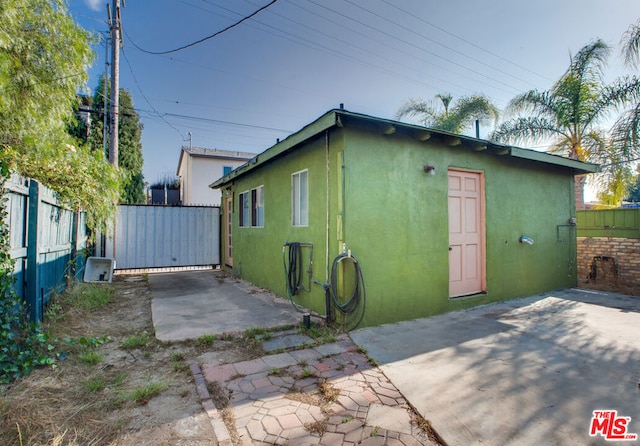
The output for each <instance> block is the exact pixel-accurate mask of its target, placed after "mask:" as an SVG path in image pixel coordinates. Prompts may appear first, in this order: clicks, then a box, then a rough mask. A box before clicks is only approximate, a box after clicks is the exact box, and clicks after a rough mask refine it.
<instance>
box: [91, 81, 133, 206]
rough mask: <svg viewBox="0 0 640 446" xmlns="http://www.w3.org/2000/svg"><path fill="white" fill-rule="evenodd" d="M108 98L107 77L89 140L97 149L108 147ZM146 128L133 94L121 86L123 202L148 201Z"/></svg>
mask: <svg viewBox="0 0 640 446" xmlns="http://www.w3.org/2000/svg"><path fill="white" fill-rule="evenodd" d="M109 90H110V89H109V87H107V92H106V94H107V98H108V97H109V96H108V95H109ZM104 97H105V93H104V78H103V77H101V78H100V80H99V82H98V87H97V88H96V91H95V94H94V96H93V107H94V110H96V111H97V113H95V114H94V115H93V118H92V122H91V131H90V136H89V143H90V144H91V147H92V148H93V149H94V150H104V146H103V133H102V129H103V126H104V124H103V122H104ZM107 108H108V106H107ZM107 112H108V110H107ZM107 122H109V120H107ZM107 125H108V124H107ZM142 128H143V126H142V123H141V122H140V116H139V115H138V112H137V111H136V110H135V108H134V105H133V99H132V98H131V94H129V92H128V91H127V90H124V89H122V88H121V89H120V121H119V126H118V166H119V167H120V170H121V171H122V172H123V177H122V192H121V201H120V202H121V203H122V204H142V203H144V202H145V194H144V178H143V176H142V165H143V158H142V142H141V139H142ZM107 141H108V134H107Z"/></svg>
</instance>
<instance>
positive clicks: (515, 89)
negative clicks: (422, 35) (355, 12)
mask: <svg viewBox="0 0 640 446" xmlns="http://www.w3.org/2000/svg"><path fill="white" fill-rule="evenodd" d="M307 1H308V2H309V3H312V4H314V5H316V6H318V7H320V8H323V9H326V10H328V11H331V12H333V13H334V14H338V15H340V16H342V17H344V18H346V19H348V20H350V21H352V22H355V23H358V24H360V25H362V26H365V27H367V28H369V29H372V30H374V31H376V32H378V33H381V34H384V35H385V36H387V37H390V38H392V39H394V40H397V41H399V42H402V43H404V44H405V45H408V46H410V47H413V48H415V49H417V50H419V51H422V52H424V53H427V54H430V55H431V56H434V57H437V58H438V59H442V60H444V61H446V62H448V63H450V64H452V65H455V66H457V67H460V68H462V69H463V70H467V71H470V72H471V73H474V74H476V75H478V76H482V77H484V78H486V79H489V80H491V81H494V82H496V83H498V84H501V85H504V86H505V87H508V88H512V89H513V90H514V91H520V90H519V89H517V88H515V87H513V86H511V85H509V84H506V83H504V82H502V81H500V80H498V79H494V78H492V77H491V76H487V75H485V74H483V73H480V72H478V71H476V70H472V69H471V68H469V67H466V66H464V65H462V64H460V63H458V62H455V61H453V60H450V59H447V58H446V57H443V56H440V55H439V54H437V53H434V52H432V51H428V50H426V49H424V48H423V47H421V46H418V45H416V44H413V43H411V42H409V41H407V40H405V39H401V38H400V37H398V36H396V35H393V34H391V33H388V32H386V31H383V30H381V29H378V28H376V27H374V26H372V25H369V24H367V23H364V22H363V21H361V20H356V19H354V18H353V17H349V16H348V15H346V14H344V13H342V12H339V11H336V10H334V9H331V8H329V7H327V6H325V5H323V4H321V3H320V2H318V1H315V0H307ZM344 1H346V2H347V3H351V4H353V5H354V6H356V7H357V8H360V9H362V10H364V11H366V12H368V13H369V14H372V15H374V16H378V17H381V18H383V19H384V20H387V21H389V22H391V21H390V20H388V19H386V18H385V17H382V16H380V15H378V14H376V13H374V12H371V11H369V10H368V9H366V8H363V7H362V6H359V5H356V4H354V3H352V2H350V1H349V0H344ZM391 23H394V22H391ZM394 24H395V23H394ZM396 25H397V24H396ZM398 26H399V25H398Z"/></svg>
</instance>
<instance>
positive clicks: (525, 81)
mask: <svg viewBox="0 0 640 446" xmlns="http://www.w3.org/2000/svg"><path fill="white" fill-rule="evenodd" d="M344 1H346V2H347V3H349V4H351V5H353V6H355V7H357V8H359V9H361V10H363V11H366V12H368V13H369V14H372V15H374V16H376V17H378V18H380V19H383V20H386V21H387V22H389V23H392V24H394V25H396V26H397V27H399V28H401V29H404V30H405V31H408V32H410V33H412V34H415V35H417V36H420V37H422V38H423V39H425V40H428V41H429V42H433V43H435V44H436V45H440V46H441V47H443V48H445V49H447V50H449V51H452V52H454V53H456V54H459V55H461V56H462V57H466V58H467V59H469V60H472V61H474V62H477V63H479V64H480V65H483V66H485V67H487V68H489V69H491V70H495V71H497V72H499V73H501V74H504V75H506V76H509V77H511V78H513V79H515V80H518V81H520V82H523V83H525V84H529V85H532V86H534V87H535V85H534V84H533V83H531V82H529V81H527V80H524V79H521V78H519V77H518V76H514V75H513V74H511V73H507V72H506V71H503V70H501V69H499V68H496V67H494V66H492V65H489V64H488V63H485V62H483V61H481V60H480V59H477V58H475V57H473V56H469V55H467V54H465V53H463V52H462V51H458V50H457V49H455V48H452V47H450V46H447V45H445V44H444V43H441V42H438V41H437V40H435V39H432V38H431V37H429V36H426V35H424V34H421V33H419V32H417V31H415V30H413V29H409V28H407V27H406V26H404V25H401V24H400V23H397V22H394V21H393V20H391V19H389V18H388V17H384V16H382V15H380V14H378V13H375V12H373V11H371V10H369V9H366V8H364V7H362V6H360V5H357V4H355V3H354V2H352V1H350V0H344ZM403 12H404V11H403ZM416 17H417V16H416ZM443 59H444V60H448V59H446V58H443ZM449 62H451V61H449ZM452 63H453V62H452ZM476 73H477V74H480V75H482V74H481V73H479V72H476Z"/></svg>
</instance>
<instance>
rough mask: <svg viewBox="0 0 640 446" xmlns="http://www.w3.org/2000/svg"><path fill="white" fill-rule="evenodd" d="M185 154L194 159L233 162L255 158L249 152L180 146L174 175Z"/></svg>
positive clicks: (178, 171) (253, 154)
mask: <svg viewBox="0 0 640 446" xmlns="http://www.w3.org/2000/svg"><path fill="white" fill-rule="evenodd" d="M185 153H186V154H187V155H190V156H192V157H194V158H212V159H221V160H234V161H247V160H250V159H251V158H253V157H254V156H256V154H255V153H251V152H239V151H236V150H220V149H205V148H204V147H188V146H182V150H180V159H179V160H178V170H177V172H176V174H179V173H180V166H181V165H182V160H183V159H184V155H185Z"/></svg>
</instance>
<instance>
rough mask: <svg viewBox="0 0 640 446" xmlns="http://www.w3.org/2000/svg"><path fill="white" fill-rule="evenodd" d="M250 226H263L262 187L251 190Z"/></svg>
mask: <svg viewBox="0 0 640 446" xmlns="http://www.w3.org/2000/svg"><path fill="white" fill-rule="evenodd" d="M251 226H256V227H260V228H261V227H263V226H264V186H260V187H256V188H255V189H251Z"/></svg>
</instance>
